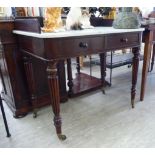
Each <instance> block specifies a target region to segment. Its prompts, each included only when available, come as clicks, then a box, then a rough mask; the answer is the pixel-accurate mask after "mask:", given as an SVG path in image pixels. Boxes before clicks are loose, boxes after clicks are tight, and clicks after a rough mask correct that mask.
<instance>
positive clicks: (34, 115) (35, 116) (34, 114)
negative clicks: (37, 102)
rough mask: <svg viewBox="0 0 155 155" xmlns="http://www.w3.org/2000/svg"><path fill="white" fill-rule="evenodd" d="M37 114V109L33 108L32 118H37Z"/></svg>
mask: <svg viewBox="0 0 155 155" xmlns="http://www.w3.org/2000/svg"><path fill="white" fill-rule="evenodd" d="M37 116H38V115H37V111H35V110H34V111H33V118H37Z"/></svg>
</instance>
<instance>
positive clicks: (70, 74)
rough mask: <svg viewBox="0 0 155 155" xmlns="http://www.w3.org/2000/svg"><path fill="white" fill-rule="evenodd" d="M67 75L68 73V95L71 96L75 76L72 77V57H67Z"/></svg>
mask: <svg viewBox="0 0 155 155" xmlns="http://www.w3.org/2000/svg"><path fill="white" fill-rule="evenodd" d="M67 75H68V83H67V84H68V87H69V90H68V95H69V96H71V95H72V94H73V77H72V66H71V59H67Z"/></svg>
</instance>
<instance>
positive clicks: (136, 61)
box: [131, 47, 140, 108]
mask: <svg viewBox="0 0 155 155" xmlns="http://www.w3.org/2000/svg"><path fill="white" fill-rule="evenodd" d="M132 53H133V55H134V56H133V65H132V87H131V106H132V108H134V101H135V95H136V84H137V75H138V67H139V55H140V54H139V48H138V47H135V48H133V49H132Z"/></svg>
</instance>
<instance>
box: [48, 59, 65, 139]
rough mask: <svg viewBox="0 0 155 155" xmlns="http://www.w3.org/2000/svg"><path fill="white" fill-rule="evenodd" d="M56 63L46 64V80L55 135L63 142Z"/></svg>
mask: <svg viewBox="0 0 155 155" xmlns="http://www.w3.org/2000/svg"><path fill="white" fill-rule="evenodd" d="M56 65H57V61H52V62H48V66H47V70H46V71H47V78H48V85H49V91H50V96H51V104H52V109H53V113H54V125H55V128H56V133H57V135H58V138H59V139H60V140H65V139H66V136H65V135H63V134H62V132H61V124H62V122H61V117H60V95H59V83H58V76H57V67H56Z"/></svg>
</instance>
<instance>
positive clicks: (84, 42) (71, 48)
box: [61, 37, 104, 57]
mask: <svg viewBox="0 0 155 155" xmlns="http://www.w3.org/2000/svg"><path fill="white" fill-rule="evenodd" d="M103 43H104V41H103V37H92V38H91V37H90V38H89V37H88V38H74V39H66V40H63V41H62V46H61V51H62V52H61V55H63V54H65V55H68V57H76V56H80V55H87V54H93V53H97V52H100V51H103V45H104V44H103ZM63 51H65V53H64V52H63Z"/></svg>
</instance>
